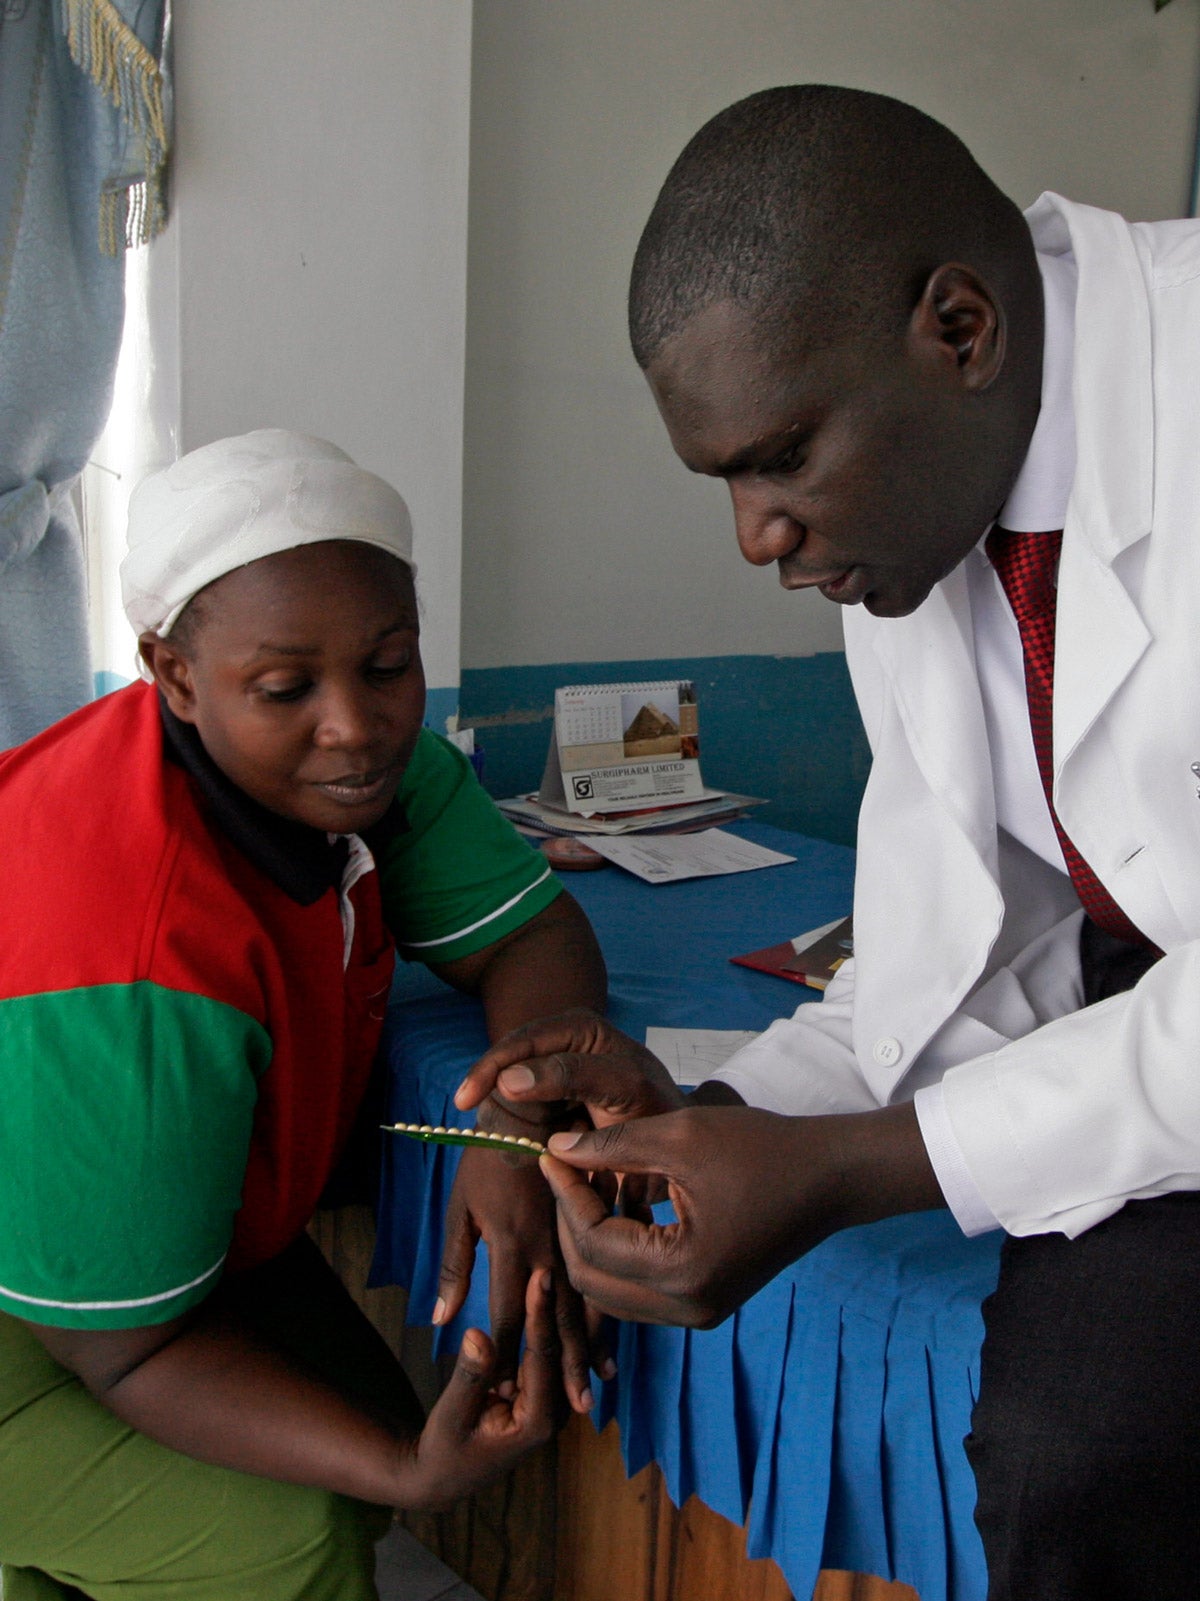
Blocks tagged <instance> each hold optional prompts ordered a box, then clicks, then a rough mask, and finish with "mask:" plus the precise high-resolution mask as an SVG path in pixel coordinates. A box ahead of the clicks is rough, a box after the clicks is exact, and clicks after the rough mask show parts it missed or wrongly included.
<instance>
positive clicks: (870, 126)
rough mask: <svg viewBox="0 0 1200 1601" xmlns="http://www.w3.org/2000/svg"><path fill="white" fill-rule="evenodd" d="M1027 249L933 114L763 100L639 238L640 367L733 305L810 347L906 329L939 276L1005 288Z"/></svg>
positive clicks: (1023, 234)
mask: <svg viewBox="0 0 1200 1601" xmlns="http://www.w3.org/2000/svg"><path fill="white" fill-rule="evenodd" d="M1019 259H1020V260H1021V261H1022V262H1023V266H1024V269H1025V276H1026V280H1027V274H1028V269H1029V268H1030V267H1031V266H1032V262H1033V247H1032V244H1031V242H1030V238H1029V233H1028V230H1027V228H1026V227H1025V223H1024V219H1023V218H1022V217H1021V214H1020V212H1019V211H1018V210H1017V208H1016V206H1015V205H1014V204H1013V203H1012V201H1011V200H1009V199H1008V198H1007V197H1006V196H1005V195H1003V194H1002V193H1001V191H1000V190H999V189H998V188H997V187H996V185H995V184H994V183H993V182H992V180H991V179H990V178H989V177H988V176H987V174H986V173H985V172H984V171H983V170H982V168H981V167H980V166H979V165H978V164H977V163H976V161H975V159H974V157H973V156H972V155H971V153H970V151H969V150H968V149H967V147H966V146H965V145H964V144H963V143H962V141H961V140H960V139H958V138H957V137H956V136H955V135H954V134H952V133H951V132H950V131H949V129H947V128H944V127H943V126H942V125H941V123H939V122H935V121H934V119H933V118H932V117H928V116H926V115H925V113H924V112H921V111H918V110H917V109H916V108H915V107H913V106H909V105H905V104H904V103H903V102H902V101H899V100H893V99H891V98H890V97H889V96H887V95H879V94H870V93H867V92H865V91H863V90H858V89H844V88H838V87H835V86H833V85H830V84H800V85H795V86H792V87H785V88H778V89H764V90H761V91H760V92H759V93H757V94H753V95H750V96H749V97H748V98H747V99H745V100H740V101H738V102H737V103H736V104H735V105H732V106H730V107H728V108H727V109H726V110H725V111H722V112H719V113H718V115H717V116H715V117H713V118H712V120H711V121H710V122H707V123H706V124H705V125H704V127H703V128H701V129H700V131H699V133H697V134H696V136H695V137H694V138H693V139H692V140H691V141H690V142H689V143H688V145H687V146H686V147H685V149H684V151H683V153H682V154H681V155H680V157H679V159H678V161H676V163H675V165H674V166H673V167H672V169H671V171H670V173H669V175H668V177H667V181H666V183H665V184H664V185H663V187H662V191H661V193H660V194H659V197H658V200H657V201H656V202H655V205H654V209H653V211H652V212H651V214H650V219H649V221H648V222H647V224H646V227H645V230H644V232H643V233H642V237H641V241H640V243H639V245H638V249H637V254H636V257H635V259H634V264H633V274H632V279H631V282H630V291H629V329H630V337H631V339H632V342H633V349H634V354H635V355H636V357H637V360H638V362H639V364H640V365H641V366H642V367H643V368H645V367H647V366H649V364H650V363H651V362H652V361H653V360H654V357H655V356H656V354H657V353H658V351H659V350H660V348H661V347H662V345H663V344H664V343H665V342H666V341H667V340H669V339H671V338H672V337H673V336H674V335H675V334H677V333H679V332H680V331H682V329H683V328H684V327H685V326H686V325H687V323H688V322H690V321H691V319H692V318H693V317H694V316H695V315H696V314H697V312H699V311H702V310H703V309H704V308H705V307H706V306H709V305H711V304H713V303H714V302H716V301H719V300H731V301H733V302H735V303H736V304H738V305H740V306H743V307H745V308H746V309H748V310H750V311H751V312H752V313H754V314H755V316H756V317H758V318H759V319H760V320H761V321H762V323H763V325H764V327H768V326H773V327H775V328H776V330H777V331H780V330H783V329H786V330H787V331H788V332H789V335H794V334H796V333H797V332H800V333H801V334H802V337H803V338H804V339H805V340H806V341H808V342H811V343H812V344H813V345H814V346H818V347H819V346H821V345H826V344H829V343H832V342H834V341H835V340H837V339H840V338H842V337H844V336H845V335H846V334H847V333H850V332H858V333H871V332H886V331H887V330H888V329H890V328H902V327H903V326H904V324H905V322H906V321H907V319H908V316H909V314H910V313H911V311H912V308H913V306H914V305H915V304H916V302H917V300H918V298H919V297H920V293H921V290H922V288H923V286H924V284H925V282H926V280H927V279H928V277H929V274H930V273H931V272H933V270H934V269H935V268H936V267H938V266H940V265H941V264H942V263H943V262H944V261H954V260H956V261H961V262H964V263H965V264H966V265H968V266H972V267H974V268H975V269H976V270H977V271H979V272H980V273H982V274H984V275H985V276H987V275H991V277H992V279H993V280H996V279H999V280H1000V282H999V283H997V284H996V287H997V288H998V289H1003V288H1004V280H1005V279H1006V278H1007V277H1008V276H1009V274H1010V273H1011V272H1013V271H1014V270H1015V266H1016V263H1017V261H1018V260H1019Z"/></svg>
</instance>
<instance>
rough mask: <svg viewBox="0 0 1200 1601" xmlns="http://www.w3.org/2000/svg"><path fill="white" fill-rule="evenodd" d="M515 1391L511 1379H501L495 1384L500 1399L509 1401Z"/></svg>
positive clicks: (515, 1388)
mask: <svg viewBox="0 0 1200 1601" xmlns="http://www.w3.org/2000/svg"><path fill="white" fill-rule="evenodd" d="M516 1393H517V1387H516V1385H515V1384H514V1383H513V1381H512V1380H511V1379H502V1380H501V1381H500V1383H499V1384H498V1385H497V1386H496V1394H497V1395H498V1396H500V1397H501V1399H502V1400H505V1401H511V1400H512V1398H513V1396H514V1395H516Z"/></svg>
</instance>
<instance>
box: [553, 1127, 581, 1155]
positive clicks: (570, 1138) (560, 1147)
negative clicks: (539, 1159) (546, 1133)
mask: <svg viewBox="0 0 1200 1601" xmlns="http://www.w3.org/2000/svg"><path fill="white" fill-rule="evenodd" d="M582 1133H583V1130H582V1129H576V1130H575V1131H574V1133H571V1134H551V1136H550V1139H549V1142H548V1149H549V1150H551V1151H569V1150H571V1149H572V1148H573V1147H574V1146H576V1145H578V1144H579V1140H580V1137H581V1135H582Z"/></svg>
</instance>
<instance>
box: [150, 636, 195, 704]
mask: <svg viewBox="0 0 1200 1601" xmlns="http://www.w3.org/2000/svg"><path fill="white" fill-rule="evenodd" d="M138 651H139V652H140V654H141V658H142V660H143V661H144V662H145V664H146V670H147V672H148V673H149V674H150V676H151V678H152V679H153V680H154V682H155V683H156V684H157V685H158V687H159V689H160V690H161V691H162V694H163V698H164V700H165V701H166V703H167V705H168V706H169V707H170V709H171V710H172V711H173V712H174V713H175V716H176V717H178V718H179V720H180V722H181V723H193V722H195V720H196V714H195V705H196V688H195V683H194V680H193V677H192V666H191V663H190V662H189V660H188V658H187V657H186V656H185V655H184V654H183V652H182V651H181V650H180V649H179V648H178V646H176V645H172V644H171V642H170V640H168V639H160V638H159V636H158V635H157V634H142V635H140V637H139V638H138Z"/></svg>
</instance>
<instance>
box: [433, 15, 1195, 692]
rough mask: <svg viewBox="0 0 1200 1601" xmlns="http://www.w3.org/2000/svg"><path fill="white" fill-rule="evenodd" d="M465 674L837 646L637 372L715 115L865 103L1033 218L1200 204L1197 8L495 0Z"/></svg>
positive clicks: (483, 53)
mask: <svg viewBox="0 0 1200 1601" xmlns="http://www.w3.org/2000/svg"><path fill="white" fill-rule="evenodd" d="M473 60H474V81H473V102H472V136H471V204H470V240H469V251H470V254H469V261H470V275H469V302H468V339H467V374H468V376H467V422H466V471H465V500H464V516H465V534H464V553H465V571H464V580H463V592H464V644H463V660H464V663H465V665H468V666H476V667H490V666H497V665H506V664H523V663H543V662H553V661H567V660H584V661H612V660H619V659H621V658H623V657H624V658H630V657H638V656H693V655H694V656H706V655H721V654H736V653H740V652H750V653H754V652H767V653H779V654H783V655H797V654H804V653H807V652H810V651H815V650H823V649H830V648H838V646H839V645H840V632H839V618H838V615H837V613H836V609H835V608H834V607H832V606H830V605H829V604H828V603H827V602H825V601H822V600H821V599H820V597H819V596H816V595H815V594H809V595H805V596H797V595H785V594H783V593H782V592H781V591H779V590H778V588H777V586H776V585H775V583H774V578H773V574H771V573H770V572H767V573H763V572H756V571H754V570H752V569H750V568H749V567H747V566H746V565H745V564H744V563H743V562H741V561H740V560H739V559H738V557H737V555H736V552H735V549H734V546H733V541H732V536H731V531H730V528H731V525H730V519H729V513H728V509H727V503H726V498H725V491H724V489H723V488H722V487H721V486H719V485H715V484H712V483H708V482H703V481H698V480H694V479H691V478H689V476H688V474H687V473H686V472H685V471H684V470H683V468H682V467H680V466H679V465H678V464H677V463H675V461H674V459H673V457H672V456H671V454H670V450H669V447H668V445H667V441H666V436H665V434H664V433H663V431H662V427H661V424H660V423H659V421H658V418H657V415H656V414H655V412H654V409H653V405H652V403H651V401H650V398H649V394H648V392H647V391H646V390H645V386H644V384H643V381H642V379H641V377H640V375H639V373H638V372H637V369H636V367H635V366H634V363H633V361H632V358H631V357H630V355H629V353H628V347H627V342H626V335H625V307H624V300H625V288H626V281H627V275H628V270H629V263H630V260H631V258H632V254H633V249H634V245H635V243H636V241H637V237H638V234H639V233H640V231H641V227H642V224H643V223H644V222H645V219H646V216H647V215H648V213H649V210H650V207H651V205H652V203H653V200H654V196H655V194H656V193H657V191H658V187H659V185H660V184H661V182H662V180H663V178H664V177H665V176H666V172H667V169H668V167H669V166H670V164H671V162H672V161H673V160H674V158H675V156H676V155H677V154H678V153H679V150H680V149H681V148H682V146H683V144H684V143H685V142H686V140H687V139H688V138H689V137H690V136H691V135H692V133H694V132H695V131H696V129H697V128H698V127H699V126H700V124H701V123H702V122H704V121H705V120H706V119H707V118H708V117H709V116H711V115H712V114H713V113H714V112H716V111H718V110H719V109H720V108H721V107H722V106H725V105H727V104H729V103H730V102H731V101H733V100H736V99H738V98H739V97H740V96H742V95H744V94H748V93H750V92H751V91H753V90H755V89H759V88H763V87H766V86H768V85H770V84H776V83H787V82H799V81H804V80H815V81H826V82H835V83H845V84H849V85H852V86H856V87H859V88H864V89H875V90H881V91H884V92H886V93H890V94H894V95H898V96H899V97H900V98H902V99H907V100H910V101H912V102H914V103H915V104H916V105H918V106H920V107H922V108H923V109H924V110H926V111H928V112H930V113H931V114H932V115H934V116H936V117H938V118H940V119H941V120H942V121H944V122H946V123H947V124H948V125H949V126H950V127H952V128H953V129H954V130H955V131H956V132H957V133H959V134H960V135H961V136H962V137H963V138H964V139H965V140H966V141H967V143H968V144H969V145H970V146H971V147H972V149H973V150H974V151H975V153H976V155H977V156H978V157H979V159H980V160H981V162H982V163H983V165H984V166H985V167H986V168H987V169H988V170H989V171H990V172H991V173H992V175H993V176H994V177H995V178H996V180H997V181H998V182H999V184H1000V185H1001V187H1003V188H1004V189H1005V190H1007V192H1008V193H1010V194H1011V195H1012V196H1013V197H1014V198H1015V199H1016V200H1018V201H1019V202H1020V203H1021V204H1023V205H1024V204H1028V203H1029V202H1030V201H1031V200H1033V199H1034V198H1035V197H1036V195H1037V194H1038V193H1039V192H1040V191H1041V190H1042V189H1044V188H1054V189H1058V190H1060V191H1062V192H1063V193H1065V194H1068V195H1070V196H1072V197H1073V198H1075V199H1079V200H1085V201H1090V202H1093V203H1096V204H1100V205H1106V206H1112V207H1115V208H1116V209H1118V210H1122V211H1125V212H1126V213H1127V214H1128V215H1131V216H1137V217H1160V216H1169V215H1179V214H1181V213H1182V212H1183V211H1184V210H1185V202H1186V199H1187V187H1188V175H1189V171H1190V163H1191V146H1192V140H1193V134H1194V128H1195V117H1196V97H1197V80H1198V78H1200V0H1173V3H1172V4H1171V5H1170V6H1169V7H1168V8H1167V9H1166V10H1164V11H1163V12H1162V13H1161V14H1159V15H1158V16H1156V15H1155V14H1154V10H1153V6H1152V3H1151V0H476V5H475V37H474V49H473Z"/></svg>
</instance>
